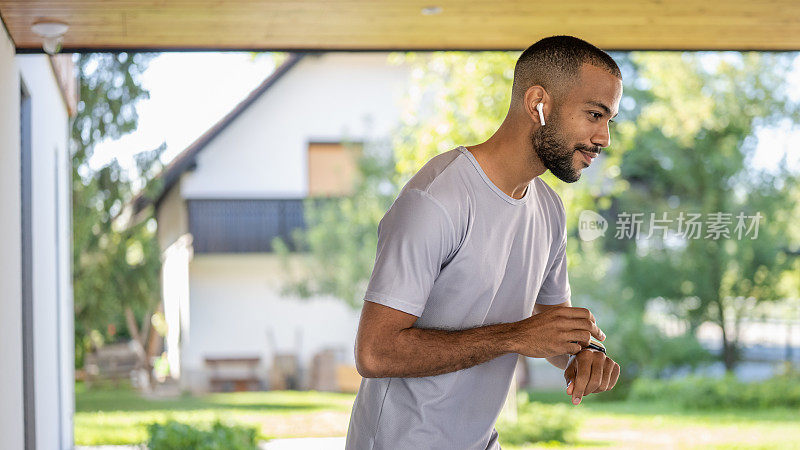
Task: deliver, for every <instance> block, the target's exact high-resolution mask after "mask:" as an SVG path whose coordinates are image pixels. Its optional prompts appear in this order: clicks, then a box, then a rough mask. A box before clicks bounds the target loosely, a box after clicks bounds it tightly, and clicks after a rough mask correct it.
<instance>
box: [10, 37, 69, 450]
mask: <svg viewBox="0 0 800 450" xmlns="http://www.w3.org/2000/svg"><path fill="white" fill-rule="evenodd" d="M20 77H22V78H23V79H24V82H25V84H26V86H27V88H28V90H29V92H30V94H31V112H32V116H31V134H32V140H31V151H32V160H31V173H32V186H31V188H32V202H33V204H32V208H31V210H32V233H33V234H32V244H33V248H32V252H33V264H32V265H33V273H32V276H33V280H32V282H33V286H34V289H33V324H34V331H33V332H34V337H33V346H34V397H35V403H36V404H35V411H36V444H37V448H41V449H55V448H72V442H73V440H72V411H73V410H74V407H73V378H72V377H73V371H72V367H73V360H72V351H73V346H72V341H73V338H72V336H73V332H72V320H73V319H72V302H71V298H72V294H71V291H70V286H71V280H70V269H69V261H70V259H71V257H70V250H69V242H70V241H69V239H70V233H69V229H70V221H69V209H68V208H69V206H68V205H69V196H68V190H67V189H68V187H69V172H68V171H67V170H68V159H67V157H66V151H67V133H68V121H67V112H66V106H65V105H64V103H63V100H62V98H61V94H60V92H59V90H58V87H57V83H56V79H55V76H54V74H53V71H52V69H51V67H50V65H49V61H48V60H47V57H45V56H43V55H29V56H15V52H14V49H13V46H12V44H11V41H10V40H9V39H8V36H7V34H6V32H5V29H3V28H2V25H0V210H2V211H3V218H2V220H0V236H3V239H2V240H0V287H2V288H1V289H0V292H1V294H0V295H1V297H0V361H2V370H0V399H2V401H0V436H2V439H3V443H2V448H4V449H21V448H23V446H24V421H23V417H24V416H23V402H22V395H23V389H22V385H23V382H22V378H23V373H22V321H21V310H22V306H21V258H22V257H21V229H20V221H21V217H20V210H21V209H20V206H21V205H20V106H19V105H20Z"/></svg>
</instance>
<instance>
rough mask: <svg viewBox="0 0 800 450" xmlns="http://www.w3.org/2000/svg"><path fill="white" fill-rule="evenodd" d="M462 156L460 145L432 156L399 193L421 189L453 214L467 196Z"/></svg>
mask: <svg viewBox="0 0 800 450" xmlns="http://www.w3.org/2000/svg"><path fill="white" fill-rule="evenodd" d="M464 158H465V157H464V155H463V154H462V152H461V151H460V147H457V148H454V149H452V150H449V151H446V152H444V153H440V154H438V155H436V156H434V157H433V158H431V159H430V160H428V162H427V163H425V165H424V166H422V168H420V169H419V170H418V171H417V173H415V174H414V176H413V177H411V179H410V180H409V181H408V183H406V185H405V186H404V187H403V189H402V190H401V192H400V195H403V194H404V193H406V192H407V191H411V190H416V191H422V192H423V193H424V195H425V196H426V197H428V198H429V199H431V200H433V201H435V202H436V203H438V204H440V205H441V206H442V207H444V208H445V209H446V210H447V212H448V214H450V215H453V214H454V208H458V205H460V204H461V203H463V202H464V201H465V200H466V198H467V196H466V195H465V192H466V189H467V186H466V184H465V180H464V176H463V175H464V173H463V171H464V169H465V166H464V163H465V160H464Z"/></svg>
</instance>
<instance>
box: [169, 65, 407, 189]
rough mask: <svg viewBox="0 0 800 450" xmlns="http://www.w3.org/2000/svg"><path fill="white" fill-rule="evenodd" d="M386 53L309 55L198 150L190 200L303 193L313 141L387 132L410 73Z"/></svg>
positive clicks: (189, 178)
mask: <svg viewBox="0 0 800 450" xmlns="http://www.w3.org/2000/svg"><path fill="white" fill-rule="evenodd" d="M387 55H388V54H387V53H367V52H365V53H327V54H323V55H322V56H306V57H304V58H303V59H302V60H301V61H300V62H298V63H297V65H295V66H294V67H292V68H291V69H290V70H289V72H287V73H286V74H284V75H283V77H282V78H281V79H280V80H278V82H277V83H275V84H274V85H272V86H271V87H270V88H269V90H268V91H267V92H266V93H265V94H263V95H262V96H261V97H260V98H259V99H258V100H257V101H256V102H255V103H254V104H252V105H250V107H249V108H248V109H247V110H246V111H245V112H244V113H242V114H241V115H240V116H239V117H238V118H237V119H236V120H235V121H234V122H233V123H231V124H230V125H229V126H228V128H227V129H225V130H224V131H223V132H221V133H220V134H219V135H218V136H217V137H216V138H215V139H214V140H212V141H211V142H210V143H209V144H208V146H207V147H206V148H205V149H203V150H202V151H201V152H200V154H199V155H198V164H197V169H195V170H194V171H193V172H188V173H187V174H186V175H185V176H184V177H183V180H182V182H181V184H182V191H183V196H184V198H226V197H238V198H248V197H249V198H259V197H261V198H263V197H288V198H294V197H303V196H305V195H306V194H307V190H308V180H307V178H308V169H307V162H306V159H307V154H308V142H309V140H322V141H339V140H342V139H344V138H349V139H352V140H358V139H372V138H378V137H381V136H385V135H386V134H387V133H388V132H389V130H390V129H391V128H392V127H394V126H396V124H397V123H398V120H399V110H400V106H399V105H400V100H401V98H402V96H403V95H404V94H405V90H406V86H407V83H408V81H409V77H410V69H409V68H408V67H407V66H394V65H389V64H388V62H387Z"/></svg>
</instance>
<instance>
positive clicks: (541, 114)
mask: <svg viewBox="0 0 800 450" xmlns="http://www.w3.org/2000/svg"><path fill="white" fill-rule="evenodd" d="M543 107H544V105H542V104H541V103H539V104H537V105H536V110H537V111H539V122H541V123H542V126H544V113H542V108H543Z"/></svg>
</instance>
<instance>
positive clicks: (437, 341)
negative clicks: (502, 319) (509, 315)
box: [369, 323, 517, 378]
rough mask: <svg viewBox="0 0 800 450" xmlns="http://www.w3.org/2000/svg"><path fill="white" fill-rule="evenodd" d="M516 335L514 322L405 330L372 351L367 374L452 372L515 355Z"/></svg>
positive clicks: (391, 375) (434, 373)
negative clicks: (458, 327) (444, 328)
mask: <svg viewBox="0 0 800 450" xmlns="http://www.w3.org/2000/svg"><path fill="white" fill-rule="evenodd" d="M516 336H517V331H516V325H515V324H514V323H499V324H495V325H487V326H483V327H477V328H470V329H467V330H456V331H450V330H438V329H426V328H413V327H412V328H406V329H403V330H401V331H400V332H398V333H397V336H395V339H393V340H392V341H391V342H383V343H381V344H380V345H378V346H377V348H376V349H375V350H374V351H373V353H372V358H373V361H372V363H371V364H370V366H371V368H370V370H369V375H372V376H371V377H372V378H383V377H425V376H433V375H440V374H443V373H449V372H455V371H456V370H461V369H466V368H468V367H472V366H475V365H477V364H481V363H483V362H486V361H489V360H490V359H494V358H496V357H498V356H502V355H504V354H506V353H514V352H515V351H516V345H515V337H516Z"/></svg>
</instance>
